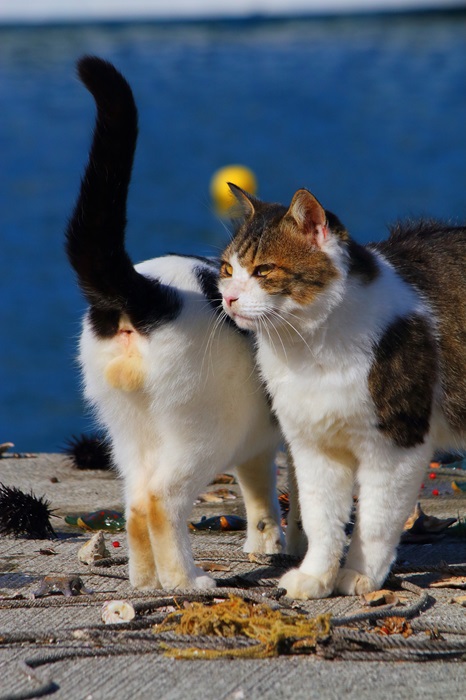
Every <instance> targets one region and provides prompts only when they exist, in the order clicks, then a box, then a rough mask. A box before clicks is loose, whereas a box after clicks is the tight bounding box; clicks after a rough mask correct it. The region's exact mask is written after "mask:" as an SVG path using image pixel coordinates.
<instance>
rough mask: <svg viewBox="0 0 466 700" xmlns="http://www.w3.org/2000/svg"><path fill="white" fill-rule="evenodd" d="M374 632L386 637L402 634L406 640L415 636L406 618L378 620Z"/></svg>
mask: <svg viewBox="0 0 466 700" xmlns="http://www.w3.org/2000/svg"><path fill="white" fill-rule="evenodd" d="M372 632H374V633H375V634H382V635H385V636H389V635H392V634H401V635H402V636H403V637H404V638H405V639H406V638H407V637H410V636H411V635H412V634H413V630H412V627H411V625H410V624H409V622H408V620H407V619H406V618H405V617H385V618H384V619H383V620H378V621H377V623H376V627H375V628H374V629H373V630H372Z"/></svg>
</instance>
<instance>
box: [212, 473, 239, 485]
mask: <svg viewBox="0 0 466 700" xmlns="http://www.w3.org/2000/svg"><path fill="white" fill-rule="evenodd" d="M210 483H211V484H236V479H235V477H234V476H233V474H217V475H216V476H214V478H213V479H212V481H211V482H210Z"/></svg>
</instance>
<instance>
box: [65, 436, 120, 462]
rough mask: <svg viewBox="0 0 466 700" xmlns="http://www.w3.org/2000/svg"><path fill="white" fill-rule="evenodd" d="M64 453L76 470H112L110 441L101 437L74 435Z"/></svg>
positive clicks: (67, 442) (66, 444)
mask: <svg viewBox="0 0 466 700" xmlns="http://www.w3.org/2000/svg"><path fill="white" fill-rule="evenodd" d="M63 452H64V453H65V454H67V455H68V457H69V458H70V459H71V461H72V462H73V465H74V466H75V467H76V469H111V468H112V457H111V451H110V445H109V443H108V441H107V440H106V439H105V438H103V437H101V436H100V435H81V436H80V437H76V435H72V436H71V437H70V439H69V440H67V441H66V443H65V446H64V447H63Z"/></svg>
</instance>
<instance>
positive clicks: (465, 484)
mask: <svg viewBox="0 0 466 700" xmlns="http://www.w3.org/2000/svg"><path fill="white" fill-rule="evenodd" d="M451 487H452V489H453V491H455V492H456V493H464V492H465V491H466V481H452V482H451Z"/></svg>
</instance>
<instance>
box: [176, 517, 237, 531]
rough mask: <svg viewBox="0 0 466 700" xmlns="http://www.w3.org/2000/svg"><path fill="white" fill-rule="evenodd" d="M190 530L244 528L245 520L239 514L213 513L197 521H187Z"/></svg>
mask: <svg viewBox="0 0 466 700" xmlns="http://www.w3.org/2000/svg"><path fill="white" fill-rule="evenodd" d="M189 529H190V530H221V531H222V532H227V531H231V530H245V529H246V520H245V519H244V518H241V517H240V516H239V515H214V516H213V517H212V518H207V517H206V516H205V515H204V516H203V517H202V518H201V520H200V521H199V522H198V523H189Z"/></svg>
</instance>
